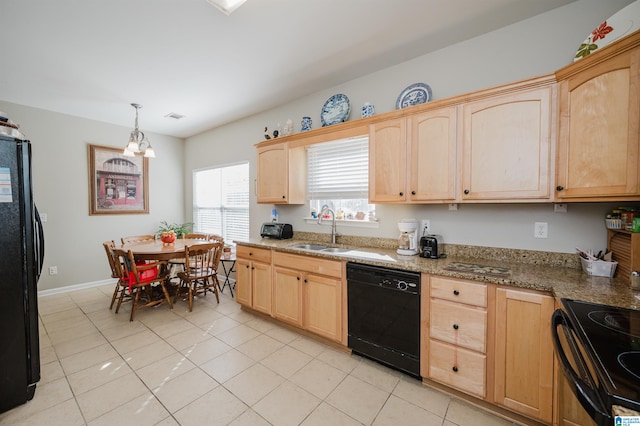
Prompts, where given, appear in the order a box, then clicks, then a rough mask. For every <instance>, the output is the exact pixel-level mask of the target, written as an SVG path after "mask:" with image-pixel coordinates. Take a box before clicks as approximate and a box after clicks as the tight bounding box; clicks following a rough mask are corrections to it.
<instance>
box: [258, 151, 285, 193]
mask: <svg viewBox="0 0 640 426" xmlns="http://www.w3.org/2000/svg"><path fill="white" fill-rule="evenodd" d="M257 155H258V164H257V190H258V194H257V198H258V202H259V203H283V202H286V201H287V195H288V191H287V177H288V173H289V172H288V169H287V163H288V159H287V146H286V144H284V143H281V144H278V145H271V146H266V147H263V148H258V153H257Z"/></svg>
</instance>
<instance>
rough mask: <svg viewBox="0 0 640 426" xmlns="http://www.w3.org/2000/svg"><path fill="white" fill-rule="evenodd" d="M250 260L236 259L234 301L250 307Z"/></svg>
mask: <svg viewBox="0 0 640 426" xmlns="http://www.w3.org/2000/svg"><path fill="white" fill-rule="evenodd" d="M251 287H252V285H251V262H249V261H248V260H245V259H240V258H238V259H237V261H236V301H237V302H238V303H240V304H241V305H244V306H247V307H251Z"/></svg>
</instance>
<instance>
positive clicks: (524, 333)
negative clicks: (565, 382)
mask: <svg viewBox="0 0 640 426" xmlns="http://www.w3.org/2000/svg"><path fill="white" fill-rule="evenodd" d="M553 304H554V302H553V298H552V297H551V296H546V295H542V294H538V293H532V292H525V291H520V290H507V289H497V290H496V321H495V322H496V335H495V339H496V350H495V365H494V367H495V400H496V403H498V404H502V405H504V406H505V407H508V408H510V409H512V410H514V411H517V412H519V413H521V414H524V415H525V416H529V417H532V418H535V419H539V420H542V421H543V422H547V423H551V420H552V418H551V417H552V405H553V344H552V340H551V315H552V314H553Z"/></svg>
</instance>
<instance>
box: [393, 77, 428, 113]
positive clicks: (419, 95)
mask: <svg viewBox="0 0 640 426" xmlns="http://www.w3.org/2000/svg"><path fill="white" fill-rule="evenodd" d="M430 100H431V87H429V85H428V84H424V83H414V84H412V85H411V86H409V87H407V88H406V89H404V90H403V91H402V93H400V95H398V99H397V100H396V109H402V108H406V107H410V106H414V105H418V104H423V103H425V102H429V101H430Z"/></svg>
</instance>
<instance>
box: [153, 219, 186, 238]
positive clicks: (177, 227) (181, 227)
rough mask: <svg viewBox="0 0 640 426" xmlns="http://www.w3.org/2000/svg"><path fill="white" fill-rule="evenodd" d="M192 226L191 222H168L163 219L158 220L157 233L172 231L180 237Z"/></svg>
mask: <svg viewBox="0 0 640 426" xmlns="http://www.w3.org/2000/svg"><path fill="white" fill-rule="evenodd" d="M192 228H193V222H185V223H169V222H167V221H165V220H163V221H162V222H160V226H159V227H158V234H162V233H163V232H171V231H173V232H174V233H175V234H176V235H177V236H178V237H182V235H183V234H188V233H189V232H191V229H192Z"/></svg>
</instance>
